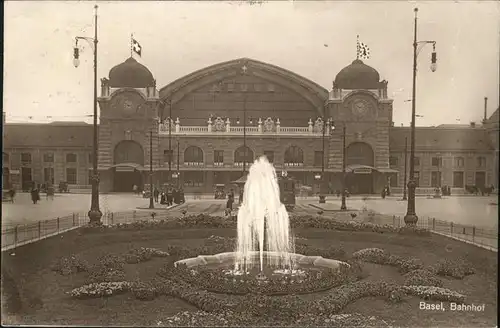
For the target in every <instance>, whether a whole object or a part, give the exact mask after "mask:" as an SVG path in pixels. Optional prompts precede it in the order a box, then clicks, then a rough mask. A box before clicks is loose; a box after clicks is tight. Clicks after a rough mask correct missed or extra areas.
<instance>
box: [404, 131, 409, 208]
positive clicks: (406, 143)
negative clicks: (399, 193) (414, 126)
mask: <svg viewBox="0 0 500 328" xmlns="http://www.w3.org/2000/svg"><path fill="white" fill-rule="evenodd" d="M407 166H408V137H405V178H404V183H403V200H408V197H406V172H407Z"/></svg>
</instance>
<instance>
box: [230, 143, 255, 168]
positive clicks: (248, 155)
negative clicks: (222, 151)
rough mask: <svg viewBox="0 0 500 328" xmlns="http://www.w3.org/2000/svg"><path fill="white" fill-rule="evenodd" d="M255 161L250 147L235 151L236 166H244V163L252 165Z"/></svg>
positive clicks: (242, 147)
mask: <svg viewBox="0 0 500 328" xmlns="http://www.w3.org/2000/svg"><path fill="white" fill-rule="evenodd" d="M253 160H254V155H253V151H252V150H251V149H250V148H248V146H241V147H239V148H238V149H236V150H235V151H234V164H236V165H243V162H245V163H246V164H252V163H253Z"/></svg>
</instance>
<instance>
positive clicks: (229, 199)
mask: <svg viewBox="0 0 500 328" xmlns="http://www.w3.org/2000/svg"><path fill="white" fill-rule="evenodd" d="M233 203H234V194H233V196H231V194H229V195H228V196H227V202H226V216H229V215H230V214H231V212H232V211H233Z"/></svg>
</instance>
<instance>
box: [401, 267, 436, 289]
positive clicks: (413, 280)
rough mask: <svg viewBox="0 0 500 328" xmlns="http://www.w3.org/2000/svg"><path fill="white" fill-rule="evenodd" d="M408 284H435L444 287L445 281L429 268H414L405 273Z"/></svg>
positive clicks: (406, 283)
mask: <svg viewBox="0 0 500 328" xmlns="http://www.w3.org/2000/svg"><path fill="white" fill-rule="evenodd" d="M404 278H405V282H404V284H405V285H407V286H434V287H443V281H441V279H439V278H438V277H437V276H436V275H435V274H434V273H433V272H431V271H429V270H422V269H418V270H413V271H410V272H408V273H407V274H405V275H404Z"/></svg>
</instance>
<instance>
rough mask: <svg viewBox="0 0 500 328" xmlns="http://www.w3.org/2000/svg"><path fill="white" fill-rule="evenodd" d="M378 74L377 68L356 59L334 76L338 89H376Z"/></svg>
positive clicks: (377, 86) (378, 83)
mask: <svg viewBox="0 0 500 328" xmlns="http://www.w3.org/2000/svg"><path fill="white" fill-rule="evenodd" d="M379 80H380V75H379V73H378V72H377V70H376V69H375V68H373V67H371V66H368V65H366V64H365V63H363V62H362V61H361V60H359V59H356V60H354V61H353V62H352V63H351V64H350V65H348V66H346V67H344V68H343V69H341V70H340V72H339V73H338V74H337V76H336V77H335V85H336V87H337V88H339V89H378V88H379V87H380V82H379Z"/></svg>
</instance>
